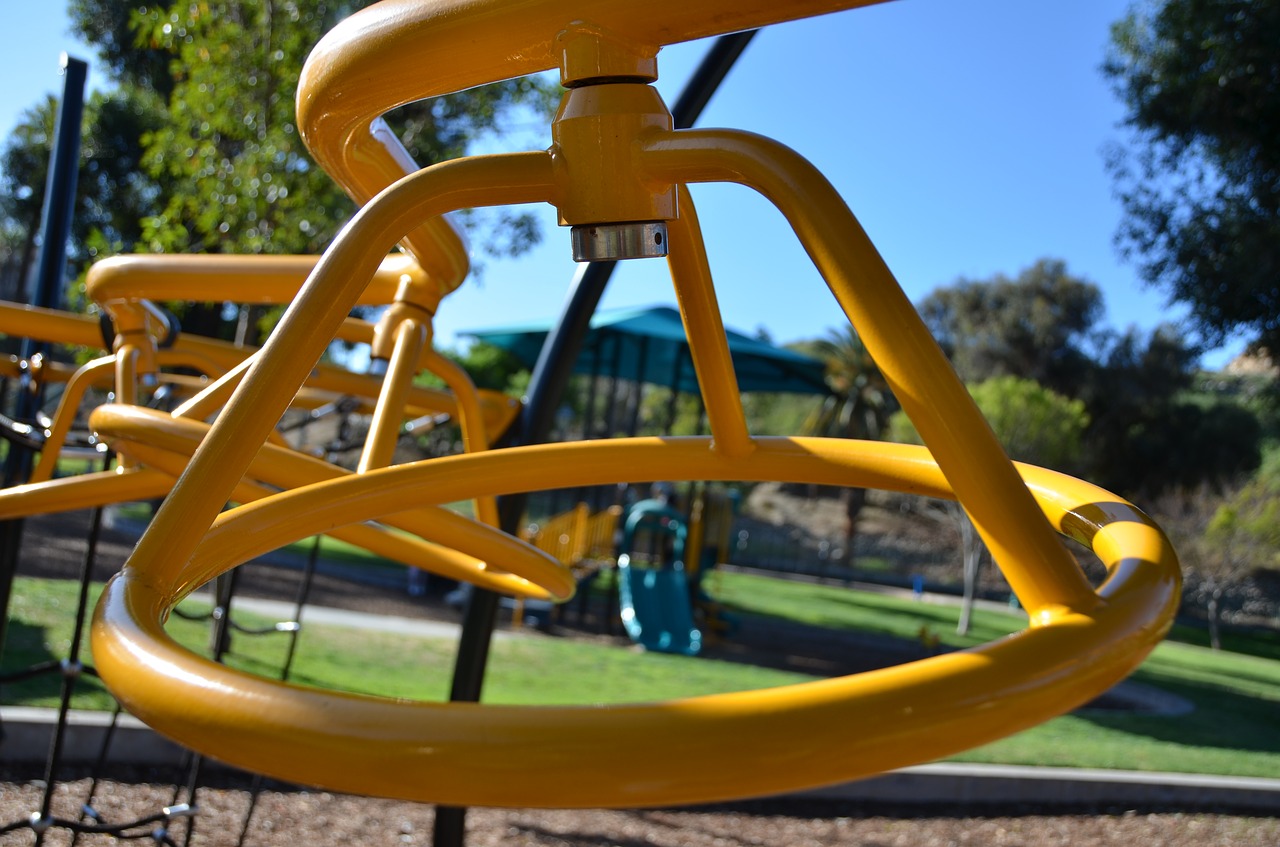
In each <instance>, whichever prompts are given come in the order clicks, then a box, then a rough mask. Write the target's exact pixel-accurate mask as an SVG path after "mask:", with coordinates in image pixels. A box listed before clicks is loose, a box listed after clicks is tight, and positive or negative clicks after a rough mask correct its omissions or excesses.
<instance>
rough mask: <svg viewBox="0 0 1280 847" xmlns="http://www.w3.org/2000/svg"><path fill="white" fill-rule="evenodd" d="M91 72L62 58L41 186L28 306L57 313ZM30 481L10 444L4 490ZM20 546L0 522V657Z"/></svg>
mask: <svg viewBox="0 0 1280 847" xmlns="http://www.w3.org/2000/svg"><path fill="white" fill-rule="evenodd" d="M88 70H89V66H88V65H87V64H86V63H85V62H82V61H80V60H79V59H73V58H71V57H70V56H68V55H67V54H66V53H63V54H62V74H63V79H62V104H61V106H60V107H59V108H58V117H57V123H56V125H55V128H54V139H53V150H52V152H51V155H50V163H49V176H48V179H47V181H46V182H45V192H44V208H43V211H42V214H41V222H40V231H41V233H42V234H43V241H42V243H41V245H40V260H39V270H38V271H37V275H36V290H35V296H34V297H33V298H32V304H33V305H35V306H42V307H44V308H56V307H57V306H58V305H59V304H60V303H61V301H62V288H63V285H64V283H65V281H66V275H67V240H68V239H69V238H70V235H71V217H72V214H73V213H74V211H75V202H76V182H77V179H78V177H79V169H80V121H81V118H82V117H83V115H84V84H85V79H86V77H87V75H88ZM45 346H46V345H44V344H43V343H40V344H37V343H36V342H34V341H33V340H32V339H29V338H28V339H24V340H23V342H22V357H23V358H24V359H30V358H31V357H32V356H34V355H35V354H36V353H43V352H44V348H45ZM39 408H40V395H39V386H36V385H33V384H32V382H31V379H30V377H29V376H28V375H26V374H24V375H23V377H22V378H21V379H20V380H19V382H18V386H17V392H16V397H15V402H14V415H13V416H14V418H16V419H17V420H20V421H24V420H30V419H31V418H34V417H35V413H36V411H37V410H38V409H39ZM30 475H31V450H30V449H28V448H27V447H25V446H22V445H20V444H17V443H14V442H10V443H9V452H8V455H7V456H6V457H5V463H4V485H5V487H8V486H10V485H18V484H21V483H23V482H25V481H26V479H27V477H28V476H30ZM21 544H22V521H21V520H9V521H0V655H3V654H4V634H5V629H6V628H7V627H8V623H9V598H10V595H11V593H12V591H13V578H14V575H15V574H16V572H17V569H18V548H19V547H20V546H21Z"/></svg>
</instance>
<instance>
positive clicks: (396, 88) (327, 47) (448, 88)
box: [298, 0, 879, 291]
mask: <svg viewBox="0 0 1280 847" xmlns="http://www.w3.org/2000/svg"><path fill="white" fill-rule="evenodd" d="M875 2H879V0H790V2H787V3H777V2H773V0H738V2H735V3H733V4H720V5H719V6H708V5H706V4H697V3H688V2H683V0H655V2H648V3H643V4H637V3H632V2H626V0H582V1H581V2H575V3H572V4H566V3H564V2H562V0H435V2H422V0H384V1H383V2H381V3H377V4H375V5H373V6H370V7H368V8H366V9H363V10H361V11H360V12H357V13H356V14H354V15H352V16H351V17H350V18H348V19H346V20H345V21H343V22H342V23H340V24H338V26H336V27H335V28H334V29H333V30H331V31H330V32H329V33H328V34H327V35H326V36H325V37H324V38H323V39H321V40H320V42H319V43H318V44H317V45H316V47H315V48H314V49H313V50H312V52H311V54H310V56H309V57H308V58H307V62H306V65H305V66H304V67H303V71H302V76H301V78H300V80H299V83H298V128H299V131H300V132H301V134H302V138H303V140H304V141H305V142H306V144H307V147H308V148H309V149H310V151H311V154H312V156H313V157H314V158H315V159H316V161H317V162H319V164H320V166H321V167H322V168H324V170H325V172H326V173H328V174H329V175H330V176H332V177H333V178H334V179H335V180H336V181H337V182H338V184H339V185H341V186H342V187H343V188H344V189H345V190H346V191H347V193H348V194H350V195H351V196H352V197H353V198H355V200H356V202H358V203H364V202H366V201H368V200H369V199H371V198H372V197H373V196H374V195H376V194H377V193H378V192H379V191H381V190H382V189H383V188H385V187H386V186H388V185H391V184H392V183H393V182H395V181H396V180H398V179H399V178H401V177H402V176H404V175H405V174H408V173H410V172H412V171H413V170H414V168H415V165H414V164H413V161H412V159H411V158H410V157H409V155H408V153H407V152H406V151H405V149H404V147H403V145H401V144H400V142H399V140H398V139H397V138H396V137H395V135H394V134H393V133H391V132H390V131H389V130H388V129H387V127H386V125H385V124H384V123H383V122H382V121H381V120H380V119H379V117H380V116H381V115H383V114H385V113H386V112H388V111H390V110H392V109H394V108H395V107H397V106H401V105H404V104H405V103H409V102H412V101H414V100H423V99H427V98H430V97H436V96H439V95H442V94H448V93H450V92H454V91H463V90H465V89H468V88H474V87H475V86H479V85H484V84H486V83H491V82H497V81H499V80H504V79H511V78H514V77H517V76H523V75H526V74H531V73H538V72H540V71H545V70H549V69H552V68H557V67H560V65H561V62H562V58H563V56H562V54H563V53H564V52H565V50H566V44H565V42H564V41H563V40H562V34H563V33H565V32H566V31H568V30H571V29H573V28H586V29H590V30H593V31H598V32H601V33H603V34H604V38H606V39H608V40H610V41H611V42H613V43H615V44H616V45H618V49H619V50H620V51H621V52H623V53H625V54H627V55H629V56H630V55H634V56H636V57H637V58H638V59H639V60H640V61H641V63H643V62H644V60H645V59H646V58H647V59H648V63H649V65H651V64H652V58H653V57H654V56H655V55H656V54H657V52H658V49H659V48H660V47H662V46H664V45H666V44H675V43H677V42H681V41H690V40H693V39H697V38H704V37H707V36H711V35H718V34H722V33H727V32H736V31H739V30H744V29H752V28H755V27H759V26H766V25H768V24H773V23H779V22H781V21H785V20H795V19H798V18H802V17H809V16H813V15H817V14H823V13H826V12H831V11H835V10H839V9H849V8H854V7H858V6H867V5H872V4H873V3H875ZM587 49H588V52H589V53H591V55H595V54H594V53H593V52H592V51H591V49H590V47H589V46H588V48H587ZM603 52H604V51H600V53H601V54H603ZM586 61H587V62H588V63H589V61H590V60H589V59H586ZM603 72H604V73H605V75H608V69H607V68H606V69H603ZM439 225H440V222H439V221H435V220H432V221H431V222H430V223H429V224H427V226H439ZM442 240H443V238H442V236H441V234H440V233H439V232H434V233H432V232H425V231H423V230H418V231H415V232H414V233H413V234H411V235H410V237H409V244H410V246H411V249H412V251H413V253H414V255H415V256H417V257H418V259H419V261H421V262H422V263H423V267H425V268H426V269H427V271H428V273H430V274H431V276H432V277H433V278H435V279H437V280H440V281H442V282H446V281H447V282H449V285H448V289H446V291H447V290H451V289H452V288H454V287H456V285H457V283H458V282H460V281H461V280H462V278H463V276H464V275H465V273H466V265H465V263H463V262H461V261H459V262H457V263H455V264H454V265H453V266H452V267H450V265H449V264H447V263H443V266H441V267H436V266H435V265H433V264H432V261H433V258H434V256H435V255H442V254H441V253H440V251H439V249H438V245H439V244H440V242H441V241H442ZM433 247H434V248H436V249H435V253H434V255H433V252H432V251H433ZM443 255H454V251H445V253H444V254H443Z"/></svg>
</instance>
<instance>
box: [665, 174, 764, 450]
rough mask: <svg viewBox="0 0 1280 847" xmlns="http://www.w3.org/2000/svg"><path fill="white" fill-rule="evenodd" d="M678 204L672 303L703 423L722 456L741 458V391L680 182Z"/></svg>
mask: <svg viewBox="0 0 1280 847" xmlns="http://www.w3.org/2000/svg"><path fill="white" fill-rule="evenodd" d="M678 202H679V204H680V217H679V218H678V219H676V220H674V221H671V222H670V224H669V225H668V228H667V237H668V239H669V240H670V253H669V254H668V257H667V264H668V265H670V267H671V280H672V282H673V283H674V284H675V289H676V302H677V303H678V304H679V306H680V317H681V319H682V320H683V321H684V328H685V335H686V336H687V337H688V339H689V353H690V357H691V358H692V359H693V367H694V370H695V371H696V372H697V374H698V387H699V388H700V389H701V390H702V398H703V402H704V403H705V404H706V407H707V422H708V424H710V426H711V435H712V436H713V437H714V438H715V444H716V449H717V450H721V451H723V452H724V454H725V455H726V456H744V455H746V454H747V453H749V452H750V451H751V449H752V441H751V435H750V434H749V433H748V432H747V419H746V415H745V413H744V412H743V410H742V395H741V394H739V393H738V378H737V376H736V375H735V374H734V369H733V356H732V354H730V353H729V341H728V337H727V336H726V335H725V332H724V322H723V321H722V320H721V318H720V304H719V303H718V302H717V301H716V291H715V287H714V286H713V285H712V282H711V268H710V267H709V266H708V265H707V252H706V247H705V246H704V244H703V241H702V229H701V227H699V226H698V215H697V213H696V212H695V211H694V207H693V198H692V197H691V196H689V189H687V188H686V187H684V186H683V185H682V186H680V187H679V191H678ZM673 390H674V389H673Z"/></svg>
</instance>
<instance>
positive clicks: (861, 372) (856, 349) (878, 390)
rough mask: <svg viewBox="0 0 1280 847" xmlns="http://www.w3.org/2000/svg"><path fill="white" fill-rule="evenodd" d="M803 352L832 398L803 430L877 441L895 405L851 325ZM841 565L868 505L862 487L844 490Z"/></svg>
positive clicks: (850, 557)
mask: <svg viewBox="0 0 1280 847" xmlns="http://www.w3.org/2000/svg"><path fill="white" fill-rule="evenodd" d="M805 348H806V349H805V352H807V353H809V354H810V355H812V356H816V357H817V358H819V359H821V360H822V361H823V362H824V363H825V364H826V379H827V386H828V387H829V388H830V389H831V394H830V395H829V396H828V397H827V398H826V399H825V400H824V401H823V403H822V405H821V406H820V407H818V409H817V410H816V411H815V412H814V413H813V414H811V415H810V416H809V419H808V420H807V421H806V422H805V432H806V433H807V434H809V435H819V436H825V437H829V438H861V439H870V440H878V439H879V438H880V436H881V433H882V432H883V431H884V428H885V427H886V426H887V424H888V421H889V416H890V415H891V414H892V413H893V411H894V409H895V408H896V406H897V402H896V401H895V400H894V397H893V394H892V392H890V391H889V385H888V383H887V382H886V381H885V378H884V375H883V374H881V373H880V368H879V367H877V366H876V363H875V360H873V359H872V358H871V354H870V353H869V352H867V348H866V345H864V344H863V343H862V339H861V338H859V337H858V333H857V331H856V330H855V329H854V328H853V327H852V326H845V327H843V328H842V329H832V330H828V331H827V334H826V335H825V336H823V337H822V338H819V339H817V340H816V341H812V342H809V343H808V344H806V345H805ZM843 499H844V505H845V515H846V519H847V520H846V523H845V539H844V550H845V562H846V563H852V561H853V542H854V539H855V537H856V536H857V526H858V515H859V514H860V513H861V512H862V507H863V506H865V505H866V502H867V492H866V489H862V488H846V489H844V492H843Z"/></svg>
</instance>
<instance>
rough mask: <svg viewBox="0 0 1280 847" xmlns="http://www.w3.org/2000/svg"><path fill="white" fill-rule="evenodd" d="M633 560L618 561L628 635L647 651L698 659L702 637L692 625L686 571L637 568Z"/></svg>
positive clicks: (621, 606)
mask: <svg viewBox="0 0 1280 847" xmlns="http://www.w3.org/2000/svg"><path fill="white" fill-rule="evenodd" d="M630 558H631V557H630V556H629V555H627V554H625V553H624V554H623V555H622V556H620V557H618V604H619V611H620V612H621V614H622V623H623V625H624V626H625V627H626V628H627V634H628V635H630V636H631V639H632V640H633V641H635V642H636V643H638V644H641V645H643V646H644V648H645V649H646V650H656V651H658V652H662V653H683V654H684V655H686V656H693V655H696V654H697V653H698V651H699V650H700V649H702V633H701V632H699V631H698V628H697V627H696V626H695V625H694V623H693V609H692V608H691V607H690V605H689V585H688V581H687V580H686V579H685V575H684V571H683V570H679V569H673V568H663V569H652V568H636V567H632V566H631V563H630Z"/></svg>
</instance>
